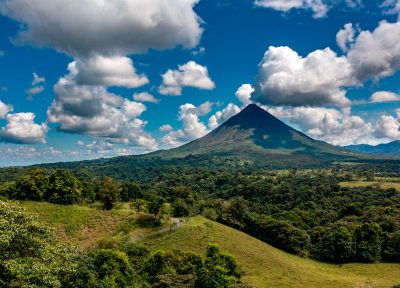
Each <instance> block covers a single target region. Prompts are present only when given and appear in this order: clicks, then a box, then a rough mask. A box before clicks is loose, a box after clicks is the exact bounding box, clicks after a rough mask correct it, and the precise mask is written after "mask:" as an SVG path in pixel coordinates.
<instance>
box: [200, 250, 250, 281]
mask: <svg viewBox="0 0 400 288" xmlns="http://www.w3.org/2000/svg"><path fill="white" fill-rule="evenodd" d="M242 275H243V272H242V271H241V270H240V269H239V266H238V264H237V262H236V260H235V258H234V257H233V256H232V255H230V254H227V253H223V252H221V251H220V249H219V246H218V245H216V244H209V245H208V247H207V254H206V259H205V261H204V264H203V267H202V268H201V269H200V272H199V276H198V281H197V283H196V284H197V285H196V287H202V288H215V287H221V288H222V287H229V286H231V285H234V284H236V283H238V282H239V280H240V278H241V277H242Z"/></svg>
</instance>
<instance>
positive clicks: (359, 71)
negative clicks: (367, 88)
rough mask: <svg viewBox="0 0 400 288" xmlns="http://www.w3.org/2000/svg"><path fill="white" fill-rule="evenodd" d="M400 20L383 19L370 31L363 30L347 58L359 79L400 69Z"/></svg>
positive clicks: (387, 74) (382, 75) (389, 73)
mask: <svg viewBox="0 0 400 288" xmlns="http://www.w3.org/2000/svg"><path fill="white" fill-rule="evenodd" d="M399 38H400V22H397V23H388V22H386V21H382V22H380V23H379V25H378V27H377V28H376V29H375V30H374V31H372V32H370V31H362V32H361V33H360V34H359V35H358V37H357V39H356V40H355V42H354V44H353V45H352V46H351V48H350V50H349V52H348V54H347V58H348V60H349V62H350V63H351V65H352V67H353V73H354V77H356V78H357V79H358V80H359V81H365V80H368V79H373V80H379V79H380V78H383V77H387V76H391V75H393V74H394V73H395V72H396V71H398V70H399V69H400V42H399V41H398V39H399Z"/></svg>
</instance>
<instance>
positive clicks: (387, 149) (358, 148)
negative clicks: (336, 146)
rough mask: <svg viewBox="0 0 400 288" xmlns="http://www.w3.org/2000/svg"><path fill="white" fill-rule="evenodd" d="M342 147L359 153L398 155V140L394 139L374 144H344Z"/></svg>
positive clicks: (399, 152) (399, 148)
mask: <svg viewBox="0 0 400 288" xmlns="http://www.w3.org/2000/svg"><path fill="white" fill-rule="evenodd" d="M342 148H345V149H348V150H350V151H354V152H360V153H368V154H376V155H386V156H394V157H400V140H396V141H393V142H390V143H387V144H379V145H375V146H374V145H367V144H361V145H350V146H344V147H342Z"/></svg>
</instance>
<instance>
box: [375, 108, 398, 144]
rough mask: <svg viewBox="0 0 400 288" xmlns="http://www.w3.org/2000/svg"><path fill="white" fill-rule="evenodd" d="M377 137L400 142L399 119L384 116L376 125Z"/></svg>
mask: <svg viewBox="0 0 400 288" xmlns="http://www.w3.org/2000/svg"><path fill="white" fill-rule="evenodd" d="M398 114H399V113H398ZM398 116H399V115H398ZM375 136H376V137H379V138H386V139H390V140H400V120H399V117H397V118H395V117H393V116H391V115H382V116H381V117H380V118H379V120H378V121H377V123H376V130H375Z"/></svg>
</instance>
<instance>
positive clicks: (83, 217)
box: [18, 202, 400, 288]
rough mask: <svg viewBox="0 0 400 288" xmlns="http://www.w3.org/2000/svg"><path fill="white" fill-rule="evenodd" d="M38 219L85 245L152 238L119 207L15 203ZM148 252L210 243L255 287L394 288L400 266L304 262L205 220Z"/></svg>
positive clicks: (200, 249)
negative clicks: (123, 238) (124, 238)
mask: <svg viewBox="0 0 400 288" xmlns="http://www.w3.org/2000/svg"><path fill="white" fill-rule="evenodd" d="M18 203H19V205H20V206H22V207H25V208H26V209H27V210H28V211H29V212H33V213H36V214H37V215H38V217H39V220H40V221H42V222H45V223H47V224H49V226H52V227H54V228H55V229H56V233H57V236H58V239H59V240H60V241H62V242H67V243H74V244H78V245H81V246H83V247H92V246H93V245H94V244H95V243H96V241H98V240H100V239H103V238H107V237H112V236H116V235H120V234H123V235H129V236H131V237H130V238H131V239H135V238H136V239H137V237H135V236H139V237H141V236H144V235H149V234H150V235H151V234H154V233H153V230H154V229H151V228H137V227H136V226H135V225H134V222H135V220H136V217H137V214H135V213H134V212H133V211H131V210H129V209H128V207H125V206H122V207H120V209H117V210H112V211H103V210H98V209H94V208H89V207H82V206H78V205H72V206H60V205H54V204H49V203H42V202H40V203H39V202H18ZM141 241H142V242H143V243H144V244H146V245H148V246H149V247H152V248H162V249H166V250H169V249H181V250H185V251H193V252H196V253H201V254H203V253H204V252H205V249H206V246H207V244H208V243H218V244H219V245H220V246H221V248H222V249H223V250H225V251H228V252H230V253H231V254H233V255H235V257H236V258H237V260H238V261H239V263H240V265H241V267H242V268H243V270H244V272H245V273H246V276H245V278H244V280H245V281H246V282H248V283H251V284H252V285H254V287H258V288H264V287H310V288H312V287H318V288H320V287H340V288H345V287H357V288H364V287H365V288H367V287H374V288H378V287H388V288H389V287H392V286H393V285H395V284H399V283H400V264H385V263H378V264H346V265H341V266H339V265H331V264H326V263H320V262H317V261H313V260H310V259H303V258H300V257H297V256H294V255H291V254H288V253H285V252H283V251H281V250H279V249H276V248H273V247H271V246H270V245H268V244H266V243H264V242H262V241H259V240H257V239H255V238H253V237H251V236H249V235H247V234H245V233H242V232H239V231H237V230H235V229H232V228H229V227H227V226H224V225H222V224H219V223H216V222H213V221H210V220H207V219H205V218H203V217H195V218H191V219H189V221H188V223H187V224H186V225H184V226H183V227H181V228H179V229H177V230H175V231H173V232H170V233H167V234H162V236H154V237H144V238H143V240H141Z"/></svg>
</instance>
